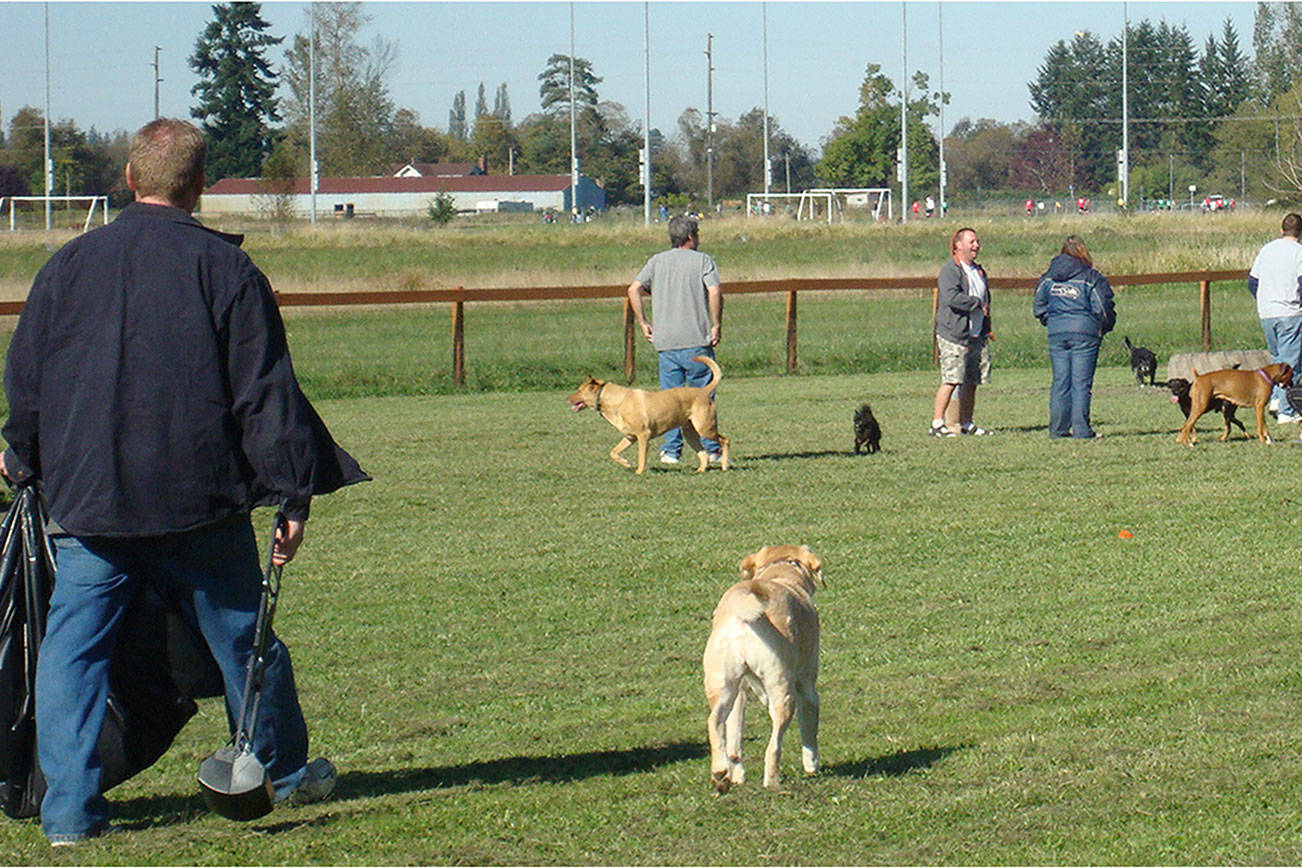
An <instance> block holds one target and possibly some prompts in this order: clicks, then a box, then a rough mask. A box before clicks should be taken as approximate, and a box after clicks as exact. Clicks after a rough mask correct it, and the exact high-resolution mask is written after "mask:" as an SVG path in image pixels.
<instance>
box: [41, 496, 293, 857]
mask: <svg viewBox="0 0 1302 868" xmlns="http://www.w3.org/2000/svg"><path fill="white" fill-rule="evenodd" d="M54 545H55V582H54V593H53V595H52V596H51V599H50V613H49V618H48V621H47V623H46V634H45V640H44V641H43V642H42V643H41V648H40V657H39V660H38V663H37V667H36V731H37V742H38V752H39V756H40V761H41V769H42V771H43V772H44V774H45V780H46V785H47V789H46V792H45V798H44V800H43V801H42V802H41V825H42V827H43V828H44V830H45V834H46V835H47V836H48V837H49V838H50V840H51V841H52V842H53V841H60V840H64V841H73V840H78V839H80V838H84V837H87V836H90V835H95V834H97V833H98V832H100V831H101V830H102V829H103V828H104V825H105V823H106V822H107V820H108V802H107V801H106V800H105V799H104V797H103V796H102V795H100V792H99V781H100V768H101V766H100V757H99V752H98V750H97V745H96V742H97V740H98V738H99V733H100V729H101V728H102V727H103V725H104V709H105V703H106V701H107V696H108V686H109V681H108V675H109V660H110V658H111V657H112V656H113V649H114V645H115V643H116V641H117V635H118V628H119V627H120V626H121V624H122V619H123V617H122V616H123V612H124V611H125V609H126V607H127V604H128V603H129V602H130V600H131V598H132V596H133V595H134V594H135V592H136V591H137V590H138V589H139V587H140V583H141V582H142V581H151V582H155V583H157V585H158V586H159V587H163V588H168V589H171V590H173V591H174V592H175V594H176V596H177V597H178V598H179V600H180V601H181V608H182V612H181V614H182V617H184V618H185V620H186V621H188V622H189V623H190V624H191V625H192V626H195V627H197V629H198V630H199V631H200V632H201V633H202V634H203V637H204V640H205V641H206V642H207V643H208V647H209V648H210V649H211V651H212V654H213V657H214V658H215V659H216V661H217V664H218V666H219V667H220V668H221V672H222V679H223V683H224V685H225V689H226V710H227V715H228V718H229V719H231V720H233V719H234V718H235V716H236V715H238V714H239V711H240V708H239V706H240V701H241V698H242V696H243V693H244V680H245V672H246V665H247V662H248V658H249V653H250V651H251V650H252V647H253V634H254V630H255V627H256V623H257V615H258V600H259V598H260V597H261V594H262V569H261V566H260V565H259V561H258V551H257V543H256V541H255V538H254V535H253V528H252V525H250V523H249V521H248V519H247V517H244V518H237V519H232V520H228V521H224V522H221V523H219V524H216V525H210V526H208V527H204V528H200V529H198V530H192V531H187V532H184V533H177V534H169V535H166V536H157V537H143V538H132V539H123V538H105V537H73V536H56V537H54ZM216 747H217V746H216V745H214V748H216ZM253 749H254V753H255V754H256V755H257V757H258V759H259V760H260V761H261V762H262V763H263V765H265V766H266V767H267V770H268V772H269V773H270V775H271V779H272V782H273V783H274V784H275V786H276V790H277V793H278V794H280V793H283V792H286V791H287V790H289V789H292V788H293V787H294V786H296V785H297V784H298V782H299V780H300V779H301V778H302V774H303V768H304V766H305V765H306V763H307V725H306V724H305V723H304V721H303V712H302V710H301V709H300V708H299V704H298V692H297V690H296V689H295V687H294V673H293V669H292V666H291V664H290V660H289V651H288V650H287V649H286V648H285V646H284V645H283V644H282V643H281V642H280V640H279V639H276V640H274V641H273V642H272V644H271V647H270V649H269V651H268V664H267V669H266V676H265V680H264V685H263V690H262V702H261V705H260V707H259V709H258V718H257V721H256V723H255V725H254V737H253Z"/></svg>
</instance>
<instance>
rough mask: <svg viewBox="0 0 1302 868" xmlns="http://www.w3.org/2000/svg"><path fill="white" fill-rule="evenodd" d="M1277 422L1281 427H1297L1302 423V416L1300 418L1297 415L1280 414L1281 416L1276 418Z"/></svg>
mask: <svg viewBox="0 0 1302 868" xmlns="http://www.w3.org/2000/svg"><path fill="white" fill-rule="evenodd" d="M1275 421H1276V422H1279V423H1280V424H1281V425H1296V424H1297V423H1298V422H1302V416H1299V415H1297V414H1296V413H1287V412H1285V413H1280V414H1279V416H1277V417H1276V418H1275Z"/></svg>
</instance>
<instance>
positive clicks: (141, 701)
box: [0, 484, 222, 817]
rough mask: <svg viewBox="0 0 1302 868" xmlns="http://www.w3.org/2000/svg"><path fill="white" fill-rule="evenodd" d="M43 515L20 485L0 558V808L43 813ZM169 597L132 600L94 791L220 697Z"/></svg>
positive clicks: (157, 752)
mask: <svg viewBox="0 0 1302 868" xmlns="http://www.w3.org/2000/svg"><path fill="white" fill-rule="evenodd" d="M45 524H46V514H45V508H44V506H43V505H42V503H41V499H40V495H39V491H38V489H37V486H36V485H32V484H29V485H23V486H19V487H18V488H17V489H15V491H14V502H13V505H12V506H11V507H10V509H9V512H8V514H7V515H6V516H5V518H4V522H3V523H2V524H0V539H2V540H3V550H2V555H0V722H3V727H2V728H0V810H2V811H4V813H5V814H7V815H9V816H10V817H33V816H36V815H37V813H39V811H40V805H41V798H42V796H44V794H45V779H44V778H43V777H42V776H41V770H40V765H39V763H38V761H37V758H36V716H35V706H34V702H33V699H34V693H35V687H36V661H37V657H38V654H39V650H40V644H41V639H42V638H43V637H44V636H45V616H46V613H47V612H48V611H49V605H50V592H51V591H52V590H53V588H54V561H53V556H52V551H51V548H50V543H49V540H48V538H47V537H46V535H45ZM179 611H180V610H179V607H178V604H177V603H176V601H174V600H170V599H167V598H166V597H165V596H164V595H162V594H161V593H160V592H159V590H158V589H155V588H154V587H152V586H149V585H143V586H142V587H141V588H140V589H139V591H138V592H137V594H136V596H135V597H134V598H133V600H132V602H131V604H130V606H129V607H128V610H127V612H126V615H125V617H124V622H123V625H122V629H121V631H120V633H119V638H118V647H117V649H116V651H115V653H114V656H113V660H112V661H111V663H110V666H109V698H108V709H107V713H106V714H105V718H104V728H103V729H102V730H101V731H100V738H99V753H100V762H101V765H102V772H101V778H100V790H101V791H108V790H109V789H112V788H113V787H115V786H117V785H118V784H120V783H122V782H123V781H125V780H128V779H129V778H131V777H132V776H134V775H136V774H137V773H139V772H141V771H143V770H144V769H147V768H149V767H150V766H151V765H153V764H154V763H155V762H156V761H157V760H158V758H159V757H160V756H162V755H163V753H164V751H166V750H167V748H168V747H170V746H171V744H172V741H173V740H174V739H175V738H176V735H177V733H179V732H180V731H181V728H182V727H183V726H185V724H186V722H187V721H189V719H190V718H191V717H193V716H194V714H195V712H196V711H198V706H197V705H196V704H195V702H194V700H195V699H197V698H200V697H204V696H220V695H222V683H221V673H220V671H219V670H218V668H217V663H216V662H215V661H214V660H213V658H212V655H211V653H209V651H208V647H207V646H206V645H205V644H204V642H203V640H202V638H201V637H200V636H198V635H197V633H196V632H195V631H194V630H193V629H192V628H191V627H190V626H189V625H188V624H187V623H186V622H185V621H184V620H183V619H182V618H181V616H180V614H179Z"/></svg>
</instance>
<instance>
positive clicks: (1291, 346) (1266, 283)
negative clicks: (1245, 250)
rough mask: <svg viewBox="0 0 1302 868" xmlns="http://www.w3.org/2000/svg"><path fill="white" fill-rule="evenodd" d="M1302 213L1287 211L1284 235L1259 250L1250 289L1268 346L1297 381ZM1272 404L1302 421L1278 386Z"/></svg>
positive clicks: (1285, 416) (1301, 372) (1301, 358)
mask: <svg viewBox="0 0 1302 868" xmlns="http://www.w3.org/2000/svg"><path fill="white" fill-rule="evenodd" d="M1299 235H1302V216H1299V215H1297V214H1288V215H1285V217H1284V221H1283V223H1281V224H1280V237H1279V238H1276V239H1275V240H1274V241H1271V242H1270V243H1269V244H1267V245H1266V246H1265V247H1263V248H1261V251H1260V252H1258V253H1257V258H1256V259H1255V260H1253V262H1252V269H1251V270H1250V271H1249V272H1248V292H1251V293H1252V295H1253V297H1254V298H1256V299H1257V316H1258V317H1259V318H1260V319H1261V330H1262V331H1263V332H1265V334H1266V347H1267V349H1269V350H1270V354H1271V356H1272V357H1274V359H1275V361H1276V362H1283V363H1284V364H1287V365H1289V366H1290V367H1292V368H1293V382H1294V383H1297V382H1298V381H1299V379H1300V378H1302V244H1299V243H1298V236H1299ZM1270 408H1271V409H1272V410H1274V411H1276V412H1277V413H1278V418H1279V421H1281V422H1297V421H1302V417H1299V416H1298V415H1296V414H1295V413H1294V412H1293V410H1292V408H1290V407H1289V405H1288V402H1287V401H1286V400H1285V399H1284V390H1283V389H1282V388H1280V387H1279V386H1276V387H1275V388H1274V390H1273V391H1272V392H1271V395H1270Z"/></svg>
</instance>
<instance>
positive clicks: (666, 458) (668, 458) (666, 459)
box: [660, 452, 678, 464]
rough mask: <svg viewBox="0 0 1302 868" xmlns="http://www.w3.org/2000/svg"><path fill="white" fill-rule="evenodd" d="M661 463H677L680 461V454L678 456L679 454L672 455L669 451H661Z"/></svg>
mask: <svg viewBox="0 0 1302 868" xmlns="http://www.w3.org/2000/svg"><path fill="white" fill-rule="evenodd" d="M660 463H661V464H677V463H678V456H677V455H670V454H669V453H668V452H661V453H660Z"/></svg>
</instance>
